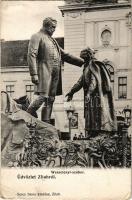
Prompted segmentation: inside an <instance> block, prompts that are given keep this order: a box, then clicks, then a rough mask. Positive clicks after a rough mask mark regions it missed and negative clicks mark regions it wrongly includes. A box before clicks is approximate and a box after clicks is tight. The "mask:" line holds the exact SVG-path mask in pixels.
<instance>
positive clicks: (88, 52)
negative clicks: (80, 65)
mask: <svg viewBox="0 0 132 200" xmlns="http://www.w3.org/2000/svg"><path fill="white" fill-rule="evenodd" d="M94 54H95V52H94V50H92V49H90V48H89V47H87V48H85V49H83V50H82V51H81V52H80V57H81V58H82V59H84V60H85V61H90V60H91V59H93V58H94Z"/></svg>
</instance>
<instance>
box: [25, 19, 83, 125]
mask: <svg viewBox="0 0 132 200" xmlns="http://www.w3.org/2000/svg"><path fill="white" fill-rule="evenodd" d="M56 25H57V21H56V20H55V19H53V18H50V17H48V18H45V19H44V20H43V27H42V29H41V30H40V31H39V32H38V33H36V34H34V35H33V36H32V37H31V40H30V42H29V48H28V65H29V71H30V75H31V80H32V82H33V83H34V84H35V94H37V95H38V97H37V98H36V99H35V100H34V101H33V102H32V103H31V104H30V105H29V107H28V109H27V112H29V113H30V114H31V115H33V116H36V111H37V110H38V109H39V108H40V106H41V105H42V104H43V103H45V105H44V106H43V108H42V112H41V117H42V121H45V122H47V123H50V117H51V113H52V107H53V102H54V100H55V96H56V95H62V81H61V62H62V60H63V61H66V62H68V63H70V64H73V65H77V66H82V64H83V62H84V61H83V59H81V58H77V57H74V56H72V55H70V54H68V53H66V52H64V50H63V49H62V48H61V47H60V46H59V45H58V43H57V41H56V40H55V39H53V38H52V34H53V33H54V31H55V29H56Z"/></svg>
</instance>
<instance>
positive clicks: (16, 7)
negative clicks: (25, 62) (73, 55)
mask: <svg viewBox="0 0 132 200" xmlns="http://www.w3.org/2000/svg"><path fill="white" fill-rule="evenodd" d="M1 4H2V12H1V39H4V40H5V41H9V40H25V39H30V37H31V35H32V34H34V33H36V32H38V31H39V30H40V28H41V27H42V22H43V19H44V18H45V17H53V18H55V19H56V20H57V22H58V23H57V28H56V31H55V33H54V35H53V36H54V37H61V36H62V37H63V36H64V23H63V20H64V19H63V17H62V14H61V11H60V10H59V8H58V6H62V5H64V1H63V0H62V1H53V0H52V1H2V2H1Z"/></svg>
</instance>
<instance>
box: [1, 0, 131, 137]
mask: <svg viewBox="0 0 132 200" xmlns="http://www.w3.org/2000/svg"><path fill="white" fill-rule="evenodd" d="M59 9H60V11H61V12H62V16H63V17H64V38H61V39H59V38H58V39H57V40H58V43H59V44H60V46H61V47H62V48H64V49H65V51H67V52H69V53H71V54H74V55H77V56H79V54H80V51H81V50H82V49H84V48H85V47H87V46H89V47H90V48H93V49H94V50H95V52H96V58H97V59H99V60H100V61H105V62H106V63H107V66H108V68H109V70H110V72H111V84H112V86H113V94H114V100H115V110H116V113H117V115H123V113H122V110H123V109H124V107H126V106H127V105H128V106H129V107H131V100H132V90H131V77H132V63H131V48H132V41H131V39H132V38H131V12H130V11H131V5H130V2H129V1H128V0H120V1H119V0H118V1H117V0H106V1H105V0H103V1H101V0H65V5H64V6H61V7H59ZM27 44H28V41H14V42H11V41H9V42H2V70H1V72H2V75H1V85H2V90H6V91H7V92H8V93H9V94H10V95H12V96H13V97H14V98H18V97H20V96H22V95H25V94H27V95H28V97H29V99H32V98H34V96H33V89H34V88H33V85H32V83H31V80H30V75H29V69H28V66H27V62H26V55H27ZM82 71H83V68H79V67H76V66H70V67H69V64H67V63H64V68H63V69H62V76H63V77H62V80H63V95H62V96H59V97H57V98H56V101H55V104H54V108H53V114H52V118H54V119H55V126H56V128H57V129H59V130H60V131H63V132H68V131H69V124H68V118H67V109H69V108H70V107H72V108H73V109H74V113H75V115H74V116H75V121H74V120H73V129H71V133H72V137H73V135H74V134H75V133H76V134H77V135H79V133H80V132H82V133H85V125H84V117H83V112H84V97H83V90H80V91H79V92H78V93H76V94H75V95H74V98H73V100H72V102H66V98H65V95H66V93H67V92H68V91H69V90H70V88H71V87H72V86H73V84H74V83H76V81H77V80H78V79H79V77H80V74H81V73H82ZM76 116H77V117H78V118H76ZM76 119H78V123H76ZM74 122H75V123H74Z"/></svg>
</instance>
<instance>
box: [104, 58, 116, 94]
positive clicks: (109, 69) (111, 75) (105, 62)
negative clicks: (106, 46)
mask: <svg viewBox="0 0 132 200" xmlns="http://www.w3.org/2000/svg"><path fill="white" fill-rule="evenodd" d="M103 63H104V64H105V66H106V67H107V69H108V71H109V73H110V81H111V85H112V89H113V91H114V67H113V63H112V62H111V61H109V60H107V59H105V60H104V61H103Z"/></svg>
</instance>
